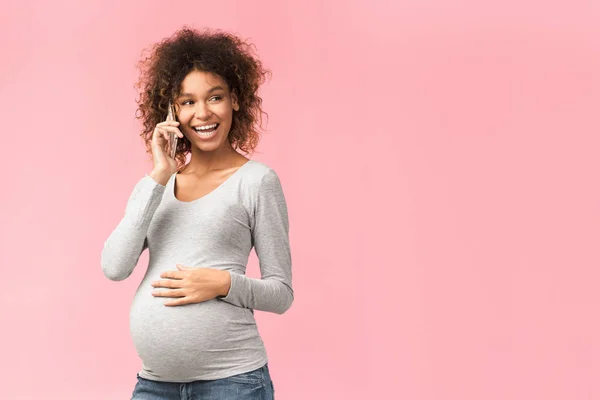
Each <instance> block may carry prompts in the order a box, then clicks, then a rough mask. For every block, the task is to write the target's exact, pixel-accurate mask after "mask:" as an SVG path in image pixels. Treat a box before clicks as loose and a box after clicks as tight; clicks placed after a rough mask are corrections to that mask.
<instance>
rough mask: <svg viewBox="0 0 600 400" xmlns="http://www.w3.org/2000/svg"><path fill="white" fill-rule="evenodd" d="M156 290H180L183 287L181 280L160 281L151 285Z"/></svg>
mask: <svg viewBox="0 0 600 400" xmlns="http://www.w3.org/2000/svg"><path fill="white" fill-rule="evenodd" d="M151 286H152V287H155V288H168V289H179V288H181V287H183V286H182V285H181V281H180V280H160V281H155V282H152V283H151Z"/></svg>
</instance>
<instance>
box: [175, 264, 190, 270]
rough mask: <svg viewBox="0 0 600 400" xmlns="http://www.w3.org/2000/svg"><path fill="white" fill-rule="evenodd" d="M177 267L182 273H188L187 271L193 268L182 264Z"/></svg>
mask: <svg viewBox="0 0 600 400" xmlns="http://www.w3.org/2000/svg"><path fill="white" fill-rule="evenodd" d="M175 266H176V267H177V269H178V270H180V271H187V270H189V269H191V267H186V266H185V265H181V264H175Z"/></svg>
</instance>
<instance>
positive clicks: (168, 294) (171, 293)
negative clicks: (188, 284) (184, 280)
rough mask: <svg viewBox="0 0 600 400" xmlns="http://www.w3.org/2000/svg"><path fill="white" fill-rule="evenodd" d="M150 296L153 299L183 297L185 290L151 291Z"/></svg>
mask: <svg viewBox="0 0 600 400" xmlns="http://www.w3.org/2000/svg"><path fill="white" fill-rule="evenodd" d="M152 296H154V297H177V298H179V297H185V290H183V289H172V290H153V291H152Z"/></svg>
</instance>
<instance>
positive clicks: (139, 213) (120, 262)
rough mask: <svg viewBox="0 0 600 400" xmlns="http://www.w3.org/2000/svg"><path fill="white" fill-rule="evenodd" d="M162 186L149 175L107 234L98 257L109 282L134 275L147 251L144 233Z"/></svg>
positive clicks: (163, 188) (163, 187)
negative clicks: (115, 224) (113, 228)
mask: <svg viewBox="0 0 600 400" xmlns="http://www.w3.org/2000/svg"><path fill="white" fill-rule="evenodd" d="M164 191H165V186H163V185H162V184H160V183H158V182H157V181H155V180H154V179H153V178H152V177H150V175H146V176H144V177H143V178H142V179H141V180H140V181H139V182H138V183H137V185H136V186H135V188H134V189H133V192H132V193H131V196H130V197H129V201H128V202H127V207H126V209H125V216H124V217H123V219H121V222H119V224H118V225H117V227H116V228H115V230H114V231H113V232H112V233H111V234H110V236H109V237H108V239H107V240H106V242H105V243H104V248H103V249H102V255H101V257H100V264H101V266H102V272H103V273H104V275H105V276H106V277H107V278H108V279H110V280H112V281H122V280H123V279H125V278H127V277H128V276H129V275H131V273H132V272H133V269H134V268H135V266H136V265H137V262H138V260H139V258H140V255H141V254H142V252H143V251H144V249H146V248H147V247H148V242H147V241H146V233H147V232H148V227H149V226H150V222H151V221H152V216H153V215H154V212H155V211H156V209H157V208H158V206H159V204H160V202H161V200H162V195H163V193H164Z"/></svg>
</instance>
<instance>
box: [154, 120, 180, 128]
mask: <svg viewBox="0 0 600 400" xmlns="http://www.w3.org/2000/svg"><path fill="white" fill-rule="evenodd" d="M178 125H179V121H163V122H159V123H158V124H156V126H159V127H162V126H178Z"/></svg>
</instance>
